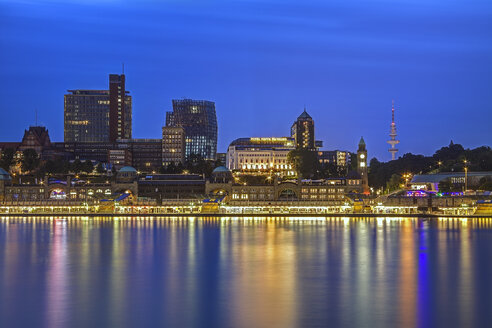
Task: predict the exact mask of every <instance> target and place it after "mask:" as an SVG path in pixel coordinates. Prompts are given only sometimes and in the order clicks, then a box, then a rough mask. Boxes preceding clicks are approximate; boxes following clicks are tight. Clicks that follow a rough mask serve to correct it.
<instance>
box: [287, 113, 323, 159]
mask: <svg viewBox="0 0 492 328" xmlns="http://www.w3.org/2000/svg"><path fill="white" fill-rule="evenodd" d="M291 135H292V137H293V138H294V140H295V145H296V148H298V149H308V150H316V146H317V145H316V142H315V140H314V121H313V118H312V117H311V116H310V115H309V114H308V113H307V112H306V109H304V112H302V114H301V115H299V117H298V118H297V120H296V121H295V122H294V124H292V128H291Z"/></svg>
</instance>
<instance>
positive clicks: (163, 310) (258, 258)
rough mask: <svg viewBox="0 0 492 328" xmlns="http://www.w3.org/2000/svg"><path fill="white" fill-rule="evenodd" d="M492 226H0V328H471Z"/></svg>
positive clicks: (261, 222)
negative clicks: (329, 327) (156, 327)
mask: <svg viewBox="0 0 492 328" xmlns="http://www.w3.org/2000/svg"><path fill="white" fill-rule="evenodd" d="M491 258H492V220H491V219H476V218H474V219H465V220H463V219H453V220H451V219H442V220H421V219H411V218H398V219H394V218H327V219H324V218H308V217H307V218H295V219H294V218H292V219H289V218H255V217H248V218H148V217H147V218H145V217H135V218H118V219H117V220H113V219H112V218H94V219H93V218H87V217H86V218H67V219H57V218H5V217H3V218H0V326H1V327H4V326H5V327H11V326H12V327H14V326H15V327H33V326H36V327H38V326H41V327H146V326H147V327H155V326H169V327H316V326H319V327H325V326H327V325H330V326H340V327H341V326H343V327H415V326H419V327H436V326H440V327H453V326H454V327H472V326H474V327H478V326H487V325H488V324H489V322H491V320H492V311H490V309H492V298H491V295H492V261H491V260H490V259H491Z"/></svg>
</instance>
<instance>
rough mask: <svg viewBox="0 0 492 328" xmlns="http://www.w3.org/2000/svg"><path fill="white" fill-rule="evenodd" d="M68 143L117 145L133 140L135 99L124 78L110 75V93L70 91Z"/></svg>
mask: <svg viewBox="0 0 492 328" xmlns="http://www.w3.org/2000/svg"><path fill="white" fill-rule="evenodd" d="M68 92H69V94H66V95H65V97H64V98H65V99H64V141H65V142H108V141H110V142H115V141H116V140H117V139H130V138H131V137H132V97H131V96H130V95H129V91H126V90H125V76H124V75H116V74H110V75H109V90H80V89H78V90H68Z"/></svg>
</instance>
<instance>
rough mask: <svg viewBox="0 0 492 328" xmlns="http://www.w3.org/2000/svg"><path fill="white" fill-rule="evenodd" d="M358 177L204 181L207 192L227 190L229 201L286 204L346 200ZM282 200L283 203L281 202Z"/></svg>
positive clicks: (357, 184)
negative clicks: (253, 182)
mask: <svg viewBox="0 0 492 328" xmlns="http://www.w3.org/2000/svg"><path fill="white" fill-rule="evenodd" d="M211 180H212V179H211ZM361 186H362V183H361V179H360V177H359V176H358V177H347V178H337V179H323V180H301V179H297V180H286V181H279V179H278V178H275V179H273V180H272V183H270V184H262V185H245V184H241V183H234V181H232V180H231V181H228V182H224V183H217V182H216V181H207V184H206V193H207V194H226V195H228V196H229V201H230V203H231V204H236V205H237V204H241V202H243V203H242V204H243V205H244V204H246V203H245V202H247V204H250V205H251V204H254V203H255V202H258V203H261V202H264V201H268V202H277V201H278V202H280V203H279V204H275V205H285V202H286V201H295V202H297V201H299V202H310V203H313V202H314V203H318V204H327V203H338V205H341V204H343V203H344V202H345V201H346V197H345V195H346V194H347V193H351V192H361V191H362V188H361ZM282 203H283V204H282Z"/></svg>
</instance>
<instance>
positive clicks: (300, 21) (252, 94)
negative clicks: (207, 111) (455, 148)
mask: <svg viewBox="0 0 492 328" xmlns="http://www.w3.org/2000/svg"><path fill="white" fill-rule="evenodd" d="M122 62H124V63H125V73H126V76H127V90H130V91H131V94H132V96H133V136H134V137H136V138H159V137H160V133H161V127H162V125H163V124H164V121H165V119H164V118H165V111H167V110H170V109H171V107H172V106H171V99H173V98H182V97H188V98H193V99H207V100H212V101H215V103H216V109H217V116H218V122H219V147H218V149H219V151H222V152H224V151H226V148H227V145H228V144H229V143H230V142H231V141H232V140H233V139H235V138H238V137H247V136H285V135H288V134H289V131H290V126H291V124H292V122H293V121H294V120H295V119H296V117H297V116H298V115H299V114H300V113H301V112H302V109H303V107H304V106H306V107H307V111H308V113H309V114H311V116H312V117H313V118H314V120H315V124H316V138H317V139H320V140H323V141H324V144H325V147H324V149H344V150H352V151H353V150H355V149H356V146H357V143H358V141H359V138H360V136H364V139H365V140H366V143H367V146H368V150H369V156H370V157H373V156H377V157H378V158H379V159H380V160H384V161H386V160H388V159H389V158H390V154H389V153H388V152H387V148H388V145H387V144H386V140H387V139H388V133H389V125H390V120H391V100H392V99H394V100H395V104H396V108H397V112H396V119H397V127H398V134H399V136H398V138H399V139H400V140H401V144H400V147H399V148H400V150H401V152H400V155H402V154H403V153H406V152H413V153H423V154H432V153H433V152H434V151H435V150H436V149H437V148H439V147H441V146H443V145H447V144H448V143H449V141H450V140H451V139H452V140H453V141H454V142H457V143H462V144H463V145H464V146H465V147H476V146H480V145H484V144H488V145H490V144H491V140H492V132H491V131H492V129H491V128H492V108H491V107H492V1H470V0H467V1H456V0H455V1H453V0H447V1H444V0H442V1H436V0H414V1H411V0H391V1H354V0H342V1H290V0H283V1H276V0H268V1H255V0H249V1H141V0H140V1H137V0H135V1H130V0H129V1H123V0H121V1H109V0H98V1H95V0H94V1H88V0H84V1H83V0H78V1H71V0H65V1H62V0H60V1H35V0H31V1H29V0H25V1H9V0H0V81H1V88H0V113H1V118H0V140H1V141H20V140H21V138H22V135H23V131H24V129H25V128H27V127H28V126H29V125H33V124H34V121H35V114H34V113H35V110H37V111H38V121H39V122H41V123H42V124H43V125H45V126H47V127H48V129H49V131H50V136H51V139H52V140H53V141H63V95H64V93H65V92H66V90H67V89H77V88H80V89H90V88H94V89H105V88H107V86H108V74H109V73H120V72H121V63H122Z"/></svg>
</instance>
